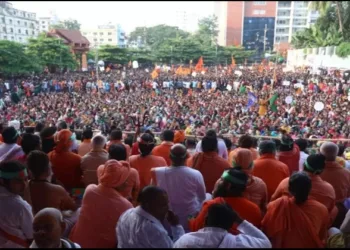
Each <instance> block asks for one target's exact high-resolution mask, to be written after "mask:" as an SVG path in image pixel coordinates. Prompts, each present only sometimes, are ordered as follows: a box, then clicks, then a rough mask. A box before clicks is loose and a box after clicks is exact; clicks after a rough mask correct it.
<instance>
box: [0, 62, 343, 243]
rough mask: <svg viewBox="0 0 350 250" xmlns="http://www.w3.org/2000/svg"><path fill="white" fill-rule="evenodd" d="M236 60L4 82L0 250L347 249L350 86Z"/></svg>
mask: <svg viewBox="0 0 350 250" xmlns="http://www.w3.org/2000/svg"><path fill="white" fill-rule="evenodd" d="M239 71H240V72H241V73H242V75H240V73H239V72H231V73H227V72H226V71H225V70H224V71H221V69H220V71H219V73H218V72H216V71H215V70H213V69H209V70H208V71H206V72H204V74H202V73H198V74H197V75H195V74H194V75H191V76H177V75H176V74H175V73H174V72H171V71H170V72H163V71H161V70H159V73H158V76H157V77H154V79H151V78H150V77H149V75H150V74H149V72H146V71H145V70H143V69H142V70H141V69H138V70H132V69H129V70H128V69H126V70H124V71H123V70H120V71H119V72H117V71H111V72H109V73H103V74H101V75H100V77H101V78H100V79H101V80H96V79H94V78H92V77H90V76H89V75H87V74H86V73H70V74H67V75H62V76H59V75H58V76H55V75H46V76H40V77H38V78H35V77H33V78H29V79H25V80H23V79H21V80H18V82H17V81H16V80H14V81H12V82H11V81H2V82H1V83H0V86H1V87H0V88H1V89H2V92H1V95H2V97H3V99H2V100H3V101H2V102H0V106H2V108H1V111H0V115H1V119H2V122H1V123H2V124H3V126H0V133H1V136H0V247H1V248H5V247H8V248H28V247H30V248H80V247H82V248H95V247H96V248H116V247H118V248H131V247H135V248H141V247H142V248H192V247H195V248H271V247H272V248H304V247H305V248H324V247H331V248H332V247H339V248H346V247H350V241H349V235H350V220H349V219H350V212H349V209H350V157H349V156H350V155H349V153H348V148H346V147H347V144H346V143H344V142H342V143H338V142H337V141H336V142H337V143H338V144H336V143H333V142H324V141H322V140H323V139H324V138H326V137H327V138H333V139H336V140H339V141H340V140H341V139H342V138H348V134H349V122H350V121H349V117H350V116H349V114H348V113H347V112H348V107H349V106H348V102H347V101H348V99H347V98H348V95H347V94H348V91H349V86H348V84H347V83H346V82H344V81H343V80H341V79H340V78H339V77H333V76H332V77H331V76H314V75H311V74H309V73H307V72H306V71H297V72H283V70H282V68H277V69H276V70H265V71H263V72H259V70H255V69H240V70H239ZM237 74H238V75H237ZM274 75H276V76H277V81H276V77H274ZM273 78H275V81H272V79H273ZM300 79H301V81H299V80H300ZM62 82H63V83H62ZM94 85H95V87H94ZM252 96H253V97H254V98H252ZM287 96H290V97H291V98H292V101H291V102H290V103H289V104H288V103H286V101H285V99H286V97H287ZM272 98H274V99H276V101H273V102H271V99H272ZM315 102H322V103H324V108H323V109H321V110H319V111H317V110H315V109H314V103H315ZM77 129H82V131H83V132H82V133H81V134H78V133H77V132H76V130H77ZM94 129H98V130H100V132H101V133H97V134H96V133H94V131H93V130H94ZM125 131H133V132H135V134H134V135H133V137H130V136H127V135H126V134H125ZM156 132H160V136H158V133H156ZM224 133H228V134H231V135H232V136H227V135H226V136H225V137H223V136H222V134H224ZM235 134H239V135H240V136H239V139H238V140H236V138H237V137H235V136H234V135H235ZM189 135H195V136H198V138H199V136H201V139H200V140H198V138H197V137H189ZM256 135H270V136H271V139H260V140H257V139H256V138H255V137H254V136H256ZM202 136H203V137H202ZM312 136H313V137H316V138H319V141H318V143H317V145H315V146H317V147H318V149H317V152H313V153H312V152H309V151H308V147H309V146H310V145H309V143H308V140H307V138H309V137H312ZM78 137H79V138H78Z"/></svg>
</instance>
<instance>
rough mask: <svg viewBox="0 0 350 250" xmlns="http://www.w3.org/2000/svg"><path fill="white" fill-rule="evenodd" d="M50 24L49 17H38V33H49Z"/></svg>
mask: <svg viewBox="0 0 350 250" xmlns="http://www.w3.org/2000/svg"><path fill="white" fill-rule="evenodd" d="M51 24H52V23H51V17H39V32H40V33H42V32H49V30H50V26H51Z"/></svg>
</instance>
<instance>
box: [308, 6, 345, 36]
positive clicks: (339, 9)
mask: <svg viewBox="0 0 350 250" xmlns="http://www.w3.org/2000/svg"><path fill="white" fill-rule="evenodd" d="M332 5H335V6H336V12H337V17H338V22H339V32H340V33H342V32H343V21H342V20H343V17H342V12H343V10H342V8H343V4H342V1H314V2H311V8H313V9H314V10H317V11H319V12H320V13H321V15H324V14H325V13H326V12H327V9H328V8H330V7H331V6H332Z"/></svg>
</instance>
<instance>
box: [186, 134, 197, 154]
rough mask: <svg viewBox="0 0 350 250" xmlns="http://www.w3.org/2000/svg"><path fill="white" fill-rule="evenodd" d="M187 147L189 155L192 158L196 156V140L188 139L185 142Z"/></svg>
mask: <svg viewBox="0 0 350 250" xmlns="http://www.w3.org/2000/svg"><path fill="white" fill-rule="evenodd" d="M185 146H186V148H187V153H188V154H189V155H190V157H191V156H194V154H195V153H196V140H195V139H192V138H187V139H186V141H185Z"/></svg>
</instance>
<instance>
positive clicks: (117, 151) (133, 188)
mask: <svg viewBox="0 0 350 250" xmlns="http://www.w3.org/2000/svg"><path fill="white" fill-rule="evenodd" d="M108 154H109V158H108V159H109V160H117V161H118V162H119V163H120V164H122V165H123V166H126V167H127V168H129V169H130V172H129V177H128V179H127V181H126V182H125V183H124V185H123V186H122V187H120V189H119V192H120V193H121V194H122V195H123V196H124V197H125V198H126V199H128V200H129V201H130V202H131V203H132V204H136V200H137V196H138V193H139V191H140V178H139V173H138V172H137V170H136V169H134V168H130V164H129V162H127V151H126V148H125V147H124V145H123V144H112V145H111V146H110V148H109V151H108Z"/></svg>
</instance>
